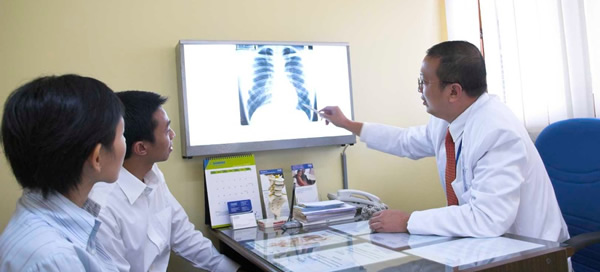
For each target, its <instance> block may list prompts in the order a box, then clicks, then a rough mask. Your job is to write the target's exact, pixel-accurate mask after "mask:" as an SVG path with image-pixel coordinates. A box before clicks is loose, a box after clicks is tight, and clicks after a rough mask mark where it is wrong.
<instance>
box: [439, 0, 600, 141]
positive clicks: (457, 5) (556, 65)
mask: <svg viewBox="0 0 600 272" xmlns="http://www.w3.org/2000/svg"><path fill="white" fill-rule="evenodd" d="M599 8H600V4H598V1H597V0H480V1H477V0H446V13H447V25H448V39H450V40H467V41H470V42H472V43H474V44H476V45H478V46H480V43H479V39H480V33H479V29H478V31H477V33H474V32H473V30H472V25H474V24H475V25H476V26H477V28H479V27H480V26H481V29H482V33H483V36H482V37H483V52H484V54H485V60H486V68H487V72H488V91H489V93H491V94H496V95H498V96H499V97H500V98H501V99H502V100H503V101H504V102H505V103H506V104H507V105H508V106H509V107H510V108H511V109H512V110H513V111H514V112H515V114H516V115H517V116H518V117H519V118H521V119H522V120H523V122H524V124H525V126H526V127H527V129H528V130H529V131H530V133H531V134H532V135H537V134H538V133H539V132H540V131H541V130H542V129H543V128H544V127H546V126H547V125H548V124H550V123H553V122H556V121H559V120H563V119H568V118H574V117H594V116H596V113H595V107H596V106H597V105H595V102H594V91H596V92H598V91H599V87H600V82H599V78H598V77H599V76H600V70H598V65H600V62H599V61H598V56H600V55H599V53H598V52H593V50H591V49H592V48H600V47H598V42H599V41H598V39H599V38H598V37H600V36H599V34H598V32H599V30H597V29H598V27H592V26H594V25H595V26H598V25H600V24H598V23H599V22H598V20H599V19H598V18H594V15H595V17H598V16H600V13H599V12H598V11H599ZM479 15H481V16H479ZM480 22H481V24H480ZM465 26H468V27H465ZM480 49H481V48H480ZM594 86H595V88H596V89H595V90H594ZM596 97H597V98H600V95H596Z"/></svg>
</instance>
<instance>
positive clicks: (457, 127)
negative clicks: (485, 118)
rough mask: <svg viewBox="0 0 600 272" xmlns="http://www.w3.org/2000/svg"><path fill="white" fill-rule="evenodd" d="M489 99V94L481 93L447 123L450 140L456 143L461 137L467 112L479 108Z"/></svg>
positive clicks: (467, 115)
mask: <svg viewBox="0 0 600 272" xmlns="http://www.w3.org/2000/svg"><path fill="white" fill-rule="evenodd" d="M489 99H490V96H489V95H488V94H487V93H483V94H482V95H480V96H479V97H478V98H477V100H475V102H474V103H473V104H471V106H469V107H468V108H467V109H466V110H465V111H463V112H462V113H461V114H460V115H459V116H458V117H456V119H454V121H452V123H450V125H449V129H450V135H451V136H452V140H453V141H454V142H455V143H456V141H458V140H459V139H460V138H461V137H462V133H463V131H464V130H465V125H466V124H467V120H468V119H469V114H470V113H471V112H472V111H475V109H477V108H479V107H480V106H481V105H483V104H484V103H485V102H486V101H488V100H489Z"/></svg>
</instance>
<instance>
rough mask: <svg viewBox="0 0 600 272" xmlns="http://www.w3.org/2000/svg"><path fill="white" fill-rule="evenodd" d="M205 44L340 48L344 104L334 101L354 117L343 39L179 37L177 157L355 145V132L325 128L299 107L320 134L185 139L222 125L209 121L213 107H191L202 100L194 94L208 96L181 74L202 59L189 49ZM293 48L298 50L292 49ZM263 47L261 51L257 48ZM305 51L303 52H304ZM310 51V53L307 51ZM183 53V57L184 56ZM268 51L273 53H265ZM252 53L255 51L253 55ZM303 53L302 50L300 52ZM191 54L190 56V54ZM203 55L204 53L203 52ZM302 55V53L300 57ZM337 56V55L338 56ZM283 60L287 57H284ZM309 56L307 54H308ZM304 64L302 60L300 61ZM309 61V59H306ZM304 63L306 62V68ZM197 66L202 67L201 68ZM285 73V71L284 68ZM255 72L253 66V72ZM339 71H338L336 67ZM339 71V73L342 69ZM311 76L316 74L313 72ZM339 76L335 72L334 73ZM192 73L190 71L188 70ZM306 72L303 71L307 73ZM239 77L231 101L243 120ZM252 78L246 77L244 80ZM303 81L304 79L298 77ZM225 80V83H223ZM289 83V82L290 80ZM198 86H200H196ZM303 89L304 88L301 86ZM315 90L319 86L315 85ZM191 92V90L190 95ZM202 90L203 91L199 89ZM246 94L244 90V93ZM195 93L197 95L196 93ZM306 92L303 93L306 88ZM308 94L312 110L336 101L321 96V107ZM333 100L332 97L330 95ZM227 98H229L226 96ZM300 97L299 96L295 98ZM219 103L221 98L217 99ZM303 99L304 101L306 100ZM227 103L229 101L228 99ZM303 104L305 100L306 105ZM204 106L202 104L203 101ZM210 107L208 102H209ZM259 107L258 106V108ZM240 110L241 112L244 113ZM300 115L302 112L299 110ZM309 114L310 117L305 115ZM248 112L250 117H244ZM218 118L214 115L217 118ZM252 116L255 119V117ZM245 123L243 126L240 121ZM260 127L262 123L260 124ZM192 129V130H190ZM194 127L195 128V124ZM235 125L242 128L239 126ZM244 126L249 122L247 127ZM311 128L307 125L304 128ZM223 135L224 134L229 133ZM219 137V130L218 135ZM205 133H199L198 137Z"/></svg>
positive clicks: (348, 114)
mask: <svg viewBox="0 0 600 272" xmlns="http://www.w3.org/2000/svg"><path fill="white" fill-rule="evenodd" d="M206 45H223V46H235V48H236V50H240V49H239V48H242V49H243V47H244V46H247V47H252V46H253V48H259V49H260V48H263V47H273V48H275V50H277V49H278V48H292V50H294V49H297V50H303V48H304V49H305V50H308V49H307V48H309V49H310V50H313V48H321V47H323V48H329V47H331V48H333V47H344V48H345V51H346V52H345V59H346V60H345V61H346V65H347V84H348V85H347V92H345V91H342V97H339V100H340V101H344V102H343V103H342V104H344V105H343V106H342V105H340V107H341V108H342V111H343V112H344V113H345V115H346V116H348V117H349V118H350V119H352V120H354V109H353V101H352V80H351V69H350V48H349V44H348V43H343V42H279V41H208V40H180V41H179V43H178V45H177V72H178V84H179V86H178V87H179V104H180V117H181V119H180V120H181V124H180V125H181V134H182V137H181V143H182V156H183V157H184V158H190V157H193V156H212V155H223V154H236V153H247V152H255V151H267V150H280V149H291V148H304V147H315V146H328V145H346V144H354V143H356V136H355V135H353V134H352V133H350V132H348V131H346V130H344V129H341V128H337V127H335V126H333V125H331V124H330V125H328V126H325V125H324V121H323V120H319V117H318V116H317V115H316V114H314V113H310V112H309V110H308V109H302V110H303V111H304V112H306V114H307V116H308V118H309V119H310V118H312V119H311V120H310V122H312V123H310V125H312V126H314V125H316V124H319V125H322V127H319V129H318V131H323V132H322V134H321V132H319V134H317V135H310V136H306V137H304V136H303V137H299V138H275V139H273V138H271V139H251V140H247V139H245V138H243V137H242V138H239V139H235V140H232V141H228V142H224V143H214V142H202V141H200V142H198V141H197V140H191V139H194V138H193V137H197V135H194V134H198V133H212V134H208V135H214V136H213V137H218V135H220V134H221V133H223V132H222V124H220V123H219V122H217V123H215V122H214V118H213V117H215V116H216V115H215V114H219V111H216V110H214V109H213V111H212V112H213V113H214V114H212V113H211V114H206V113H203V114H199V113H197V112H195V111H197V110H199V109H202V106H199V105H200V104H202V101H204V100H205V99H199V97H200V98H208V97H209V96H210V94H208V93H206V92H207V91H206V90H198V87H197V86H195V85H194V84H193V82H192V81H194V80H195V81H200V80H199V79H196V77H192V76H189V75H188V74H186V73H191V72H190V71H191V70H192V68H193V67H195V66H193V65H194V64H193V63H196V64H197V63H200V62H203V61H204V59H202V58H200V57H198V56H197V54H196V55H194V54H192V52H193V51H192V50H193V48H195V47H199V46H206ZM298 48H299V49H298ZM284 50H287V51H283V50H280V51H282V52H283V53H281V54H283V55H285V54H286V52H288V51H290V50H289V49H284ZM263 51H264V50H263ZM307 52H308V51H307ZM311 52H312V51H311ZM186 53H187V55H186ZM271 53H273V52H271ZM253 54H255V53H253ZM304 54H306V53H304ZM192 55H193V56H192ZM272 55H276V54H272ZM205 56H206V54H205ZM300 56H302V55H300ZM279 58H283V57H279ZM338 58H339V57H338ZM256 59H257V58H255V59H254V67H256V65H257V64H256V63H257V61H256ZM288 59H289V58H288ZM308 59H309V60H310V58H308ZM305 64H306V62H305ZM309 64H310V62H309ZM285 65H286V68H285V69H287V65H288V63H285ZM200 66H202V64H200ZM309 67H310V66H309ZM202 69H206V67H205V68H202ZM196 70H198V69H195V70H194V71H196ZM212 70H213V69H212V68H211V71H210V72H211V73H216V72H214V71H212ZM214 70H219V68H218V67H217V68H215V69H214ZM286 71H288V70H286ZM254 72H256V69H255V71H254ZM338 72H340V71H338ZM344 73H345V71H344ZM314 74H316V73H314ZM338 74H339V73H338ZM194 75H195V74H194ZM307 76H308V75H307ZM345 76H346V75H342V76H341V78H345ZM214 77H218V76H215V75H213V77H211V79H212V78H214ZM292 77H293V76H290V75H289V73H288V75H287V78H289V81H293V80H292V79H291V78H292ZM227 81H231V80H226V82H227ZM254 81H256V77H255V78H254ZM240 82H242V79H241V77H240V76H239V73H238V77H237V89H238V92H239V93H238V98H239V99H236V103H238V102H239V107H240V109H239V111H238V113H237V114H239V115H240V117H239V118H240V122H241V123H242V124H243V123H244V119H247V117H248V112H249V110H245V111H244V110H243V109H242V107H243V103H242V101H246V100H244V99H248V98H247V97H242V88H241V87H240V86H241V84H242V83H240ZM249 82H252V81H249ZM303 82H304V81H303ZM227 84H230V83H227ZM254 84H255V85H256V82H254ZM292 85H293V84H292ZM293 86H297V85H293ZM200 89H202V88H200ZM292 89H299V88H297V87H293V88H292ZM300 89H302V87H300ZM306 89H309V88H306ZM316 89H317V90H318V89H319V88H316ZM321 89H327V88H321ZM192 92H194V93H192ZM203 92H204V93H203ZM248 92H250V91H248ZM296 92H297V93H299V91H297V90H296ZM199 93H200V94H199ZM307 93H308V92H307ZM310 95H313V96H314V101H311V104H310V106H314V108H317V107H318V108H317V109H320V108H322V107H324V106H328V105H338V104H337V103H335V101H334V102H332V100H331V99H322V100H326V101H324V103H327V105H325V104H324V103H319V104H317V101H316V100H317V95H316V94H314V93H311V94H310ZM298 96H300V94H298ZM306 96H308V95H304V97H306ZM336 99H338V98H336ZM229 100H231V99H229ZM298 100H300V99H298ZM219 101H222V100H219ZM307 101H308V100H307ZM229 104H231V103H229ZM248 104H250V102H248ZM298 104H304V103H300V102H298ZM307 104H308V103H307ZM204 105H206V104H204ZM211 106H214V105H211ZM246 107H248V108H249V107H250V106H248V105H246ZM296 108H302V107H300V106H296ZM263 111H264V110H263ZM244 113H245V114H244ZM301 113H302V112H301ZM311 114H312V115H311ZM243 115H245V116H243ZM250 116H252V115H250ZM255 116H258V112H256V114H255ZM217 118H218V117H217ZM255 119H256V118H255ZM246 125H248V124H247V123H246ZM262 125H264V124H262ZM281 125H282V123H274V124H272V128H274V129H275V128H277V127H281ZM194 127H195V128H194ZM199 127H200V128H199ZM240 127H243V126H242V125H241V124H240ZM248 127H249V126H248ZM310 129H312V128H310ZM229 134H232V135H236V134H243V133H229ZM229 134H228V135H229ZM221 135H222V134H221ZM204 136H206V135H203V137H204Z"/></svg>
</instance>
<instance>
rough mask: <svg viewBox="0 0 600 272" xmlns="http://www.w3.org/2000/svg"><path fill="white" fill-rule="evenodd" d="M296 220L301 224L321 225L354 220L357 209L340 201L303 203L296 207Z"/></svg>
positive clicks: (294, 211)
mask: <svg viewBox="0 0 600 272" xmlns="http://www.w3.org/2000/svg"><path fill="white" fill-rule="evenodd" d="M293 213H294V218H295V219H296V220H298V221H300V223H302V224H304V225H306V224H321V223H331V222H336V221H342V220H349V219H354V216H355V215H356V207H355V206H352V205H349V204H346V203H344V202H341V201H339V200H330V201H320V202H309V203H303V204H302V205H298V206H294V210H293Z"/></svg>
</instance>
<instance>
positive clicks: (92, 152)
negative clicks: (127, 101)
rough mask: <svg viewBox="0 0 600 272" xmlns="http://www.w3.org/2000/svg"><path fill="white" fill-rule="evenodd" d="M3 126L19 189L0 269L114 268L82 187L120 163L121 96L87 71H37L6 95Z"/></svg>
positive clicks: (112, 173) (105, 177)
mask: <svg viewBox="0 0 600 272" xmlns="http://www.w3.org/2000/svg"><path fill="white" fill-rule="evenodd" d="M1 131H2V143H3V146H4V151H5V155H6V158H7V159H8V161H9V162H10V165H11V167H12V170H13V173H14V175H15V177H16V179H17V181H18V182H19V184H20V185H21V186H22V187H23V195H22V196H21V198H20V199H19V201H18V202H17V208H16V211H15V213H14V214H13V216H12V218H11V219H10V221H9V222H8V225H7V226H6V228H5V229H4V232H3V233H2V235H1V236H0V271H116V267H115V265H114V264H113V262H112V260H111V259H110V258H109V257H108V255H107V254H106V252H105V251H104V248H103V247H102V246H101V244H100V243H99V242H98V241H97V239H96V233H97V231H98V228H99V227H101V226H100V225H101V222H100V221H98V220H97V219H96V215H97V213H98V211H99V206H98V205H97V204H95V203H93V202H91V201H88V193H89V192H90V190H91V189H92V186H93V185H94V184H95V183H96V182H99V181H106V182H114V181H115V180H116V179H117V177H118V174H119V169H120V167H121V164H122V163H123V157H124V155H125V138H124V137H123V106H122V105H121V102H120V100H119V98H118V97H117V96H116V95H115V94H114V93H113V91H112V90H111V89H110V88H108V87H107V86H106V85H105V84H104V83H102V82H100V81H98V80H96V79H93V78H87V77H81V76H77V75H63V76H49V77H42V78H38V79H35V80H33V81H31V82H29V83H27V84H25V85H23V86H21V87H19V88H18V89H16V90H15V91H14V92H13V93H12V94H11V95H10V96H9V97H8V99H7V100H6V104H5V107H4V114H3V116H2V129H1Z"/></svg>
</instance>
